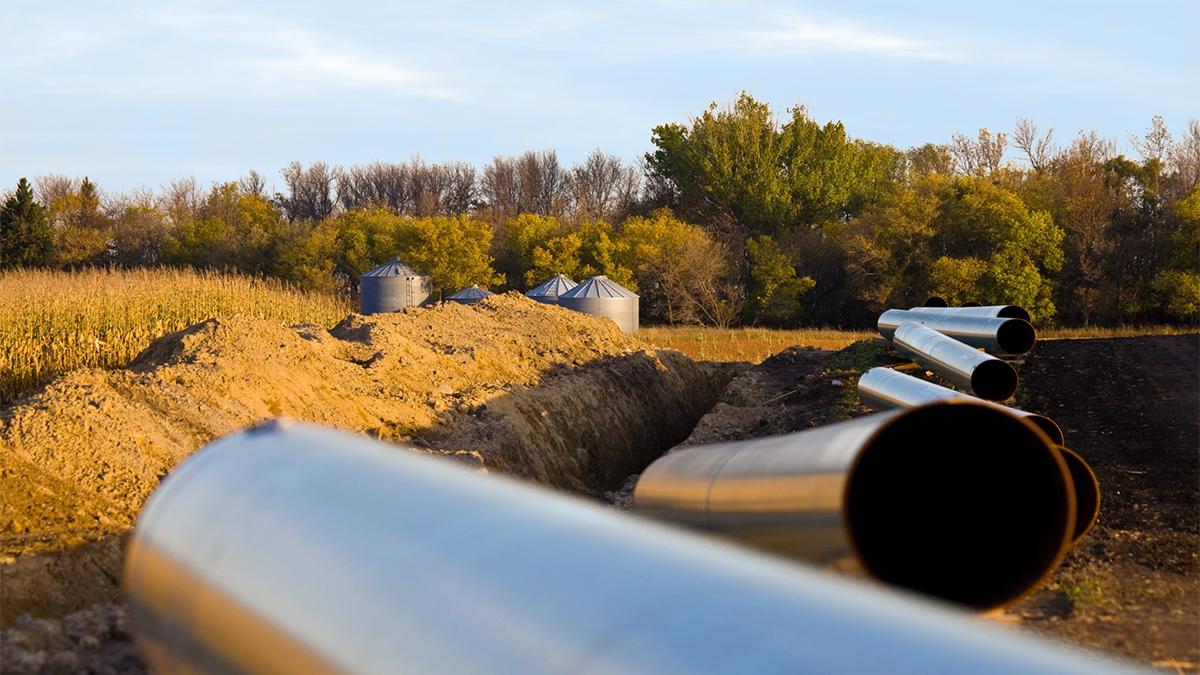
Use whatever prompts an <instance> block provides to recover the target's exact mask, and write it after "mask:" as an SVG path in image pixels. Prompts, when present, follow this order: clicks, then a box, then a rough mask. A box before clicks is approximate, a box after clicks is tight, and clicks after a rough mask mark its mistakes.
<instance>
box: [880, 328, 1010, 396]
mask: <svg viewBox="0 0 1200 675" xmlns="http://www.w3.org/2000/svg"><path fill="white" fill-rule="evenodd" d="M892 346H894V347H895V348H896V351H898V352H900V353H901V354H903V355H904V356H906V357H908V358H910V359H912V360H913V361H916V362H917V363H918V364H920V365H921V366H923V367H924V368H926V369H927V370H931V371H933V372H934V373H937V374H938V375H940V376H941V377H943V378H945V379H947V380H949V381H950V382H953V383H954V384H956V385H958V386H960V387H963V388H966V389H970V390H971V391H972V392H974V393H975V395H976V396H978V397H979V398H984V399H987V400H989V401H1007V400H1008V399H1010V398H1012V395H1013V394H1015V393H1017V371H1016V369H1015V368H1013V367H1012V366H1011V365H1009V364H1008V363H1007V362H1006V361H1001V360H1000V359H998V358H996V357H994V356H990V355H988V354H986V353H984V352H981V351H979V350H977V349H972V348H971V347H968V346H967V345H965V344H963V343H961V342H959V341H958V340H955V339H954V338H951V337H947V336H945V335H942V334H941V333H939V332H937V331H936V330H933V329H932V328H926V327H925V326H922V325H921V324H919V323H912V322H908V323H902V324H900V326H899V327H897V328H896V330H895V332H893V333H892Z"/></svg>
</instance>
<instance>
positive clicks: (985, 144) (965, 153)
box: [950, 128, 1008, 176]
mask: <svg viewBox="0 0 1200 675" xmlns="http://www.w3.org/2000/svg"><path fill="white" fill-rule="evenodd" d="M1007 146H1008V135H1007V134H1005V133H1003V132H1000V133H997V134H996V135H994V136H993V135H992V132H990V131H988V130H987V129H986V128H985V129H980V130H979V135H978V137H977V138H975V139H971V138H968V137H967V136H965V135H963V134H954V136H953V137H951V139H950V154H951V155H952V156H953V157H954V160H955V163H956V164H957V166H958V169H959V170H960V171H961V172H962V173H963V174H964V175H967V176H986V175H989V174H992V173H994V172H995V171H996V170H997V169H999V168H1000V163H1001V162H1002V161H1004V149H1005V148H1006V147H1007Z"/></svg>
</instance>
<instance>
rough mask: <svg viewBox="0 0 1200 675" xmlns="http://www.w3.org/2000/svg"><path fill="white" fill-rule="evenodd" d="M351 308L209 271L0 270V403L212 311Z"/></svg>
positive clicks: (299, 318) (263, 314) (282, 315)
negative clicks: (0, 271) (57, 376)
mask: <svg viewBox="0 0 1200 675" xmlns="http://www.w3.org/2000/svg"><path fill="white" fill-rule="evenodd" d="M349 311H350V306H349V304H348V303H347V302H346V301H345V300H343V299H341V298H338V297H335V296H332V295H327V294H319V293H307V292H301V291H297V290H294V289H292V288H289V287H288V286H286V285H284V284H282V283H280V282H277V281H273V280H268V279H256V278H251V277H245V276H238V275H232V274H221V273H215V272H195V271H191V270H181V269H159V270H130V271H119V270H85V271H80V272H55V271H43V270H14V271H7V272H2V273H0V403H8V402H10V401H12V400H13V399H15V398H16V397H18V396H20V395H21V394H24V393H26V392H28V391H30V390H32V389H34V388H35V387H37V386H38V385H41V384H44V383H46V382H48V381H49V380H50V379H52V378H53V377H54V376H56V375H59V374H61V373H64V372H67V371H69V370H73V369H75V368H91V367H99V368H111V367H120V366H124V365H125V364H126V363H128V362H129V361H130V360H131V359H133V357H135V356H136V355H137V354H138V353H139V352H141V351H142V350H143V349H145V348H146V347H147V346H149V345H150V343H151V342H152V341H153V340H154V339H155V338H158V337H160V336H162V335H164V334H166V333H170V332H173V331H177V330H180V329H182V328H184V327H186V326H189V325H191V324H194V323H196V322H198V321H202V320H204V319H207V318H210V317H218V318H221V317H231V316H239V315H240V316H252V317H258V318H264V319H275V320H278V321H281V322H284V323H289V324H290V323H300V322H309V323H316V324H320V325H323V326H332V325H333V324H334V323H336V322H337V321H338V320H340V319H341V318H342V317H344V316H345V315H346V314H347V313H348V312H349Z"/></svg>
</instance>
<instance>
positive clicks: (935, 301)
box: [922, 295, 950, 307]
mask: <svg viewBox="0 0 1200 675" xmlns="http://www.w3.org/2000/svg"><path fill="white" fill-rule="evenodd" d="M922 306H923V307H949V306H950V303H948V302H946V299H945V298H943V297H941V296H938V295H931V296H929V297H928V298H927V299H926V300H925V304H924V305H922Z"/></svg>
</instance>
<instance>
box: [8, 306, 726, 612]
mask: <svg viewBox="0 0 1200 675" xmlns="http://www.w3.org/2000/svg"><path fill="white" fill-rule="evenodd" d="M727 372H728V370H727V369H721V368H714V367H710V366H706V365H701V364H697V363H695V362H693V361H691V360H690V359H688V358H686V357H684V356H683V355H681V354H679V353H678V352H670V351H656V350H653V349H650V348H648V347H647V345H646V344H645V343H643V342H642V341H640V340H638V339H637V338H636V337H634V336H630V335H626V334H624V333H622V332H620V331H619V330H618V329H617V327H616V326H615V324H613V323H612V322H611V321H608V320H606V319H597V318H594V317H590V316H586V315H583V314H579V313H576V312H571V311H568V310H564V309H561V308H558V307H552V306H548V305H543V304H539V303H535V302H533V301H530V300H528V299H527V298H524V297H522V296H520V295H516V294H509V295H503V296H494V297H492V298H489V299H487V300H485V301H483V302H481V303H478V304H475V305H472V306H463V305H457V304H447V305H444V306H440V307H437V308H430V309H411V310H408V311H406V312H402V313H395V314H382V315H373V316H369V317H362V316H351V317H349V318H347V319H346V320H345V321H343V322H342V323H341V324H339V325H338V326H337V327H335V328H334V329H333V330H331V331H325V330H323V329H321V328H319V327H315V326H309V325H304V326H295V327H288V326H283V325H280V324H277V323H272V322H269V321H261V320H251V319H235V320H216V319H210V320H208V321H204V322H201V323H199V324H196V325H193V326H191V327H189V328H187V329H185V330H183V331H180V332H177V333H173V334H171V335H168V336H165V337H163V338H161V339H159V340H158V341H156V342H155V343H154V344H153V345H151V346H150V347H149V348H148V349H147V350H146V351H144V352H143V353H142V354H141V355H139V356H138V357H137V358H136V359H134V361H133V362H132V363H131V364H130V366H129V367H128V368H127V369H124V370H118V371H104V370H82V371H76V372H73V373H70V374H68V375H66V376H63V377H61V378H59V379H58V380H56V381H55V382H53V383H51V384H50V385H48V386H47V387H45V388H44V389H43V390H42V391H40V392H39V393H37V394H36V395H34V396H32V397H31V398H28V399H25V400H23V401H20V402H18V403H17V404H16V405H14V406H12V407H10V408H8V409H7V410H5V411H3V413H2V415H0V424H2V426H0V462H2V465H0V476H2V478H0V480H2V489H3V492H4V496H5V499H4V502H3V504H2V505H0V531H2V533H0V546H2V547H3V555H4V556H5V557H4V559H3V560H0V565H3V571H4V573H5V595H6V598H5V603H4V608H3V618H4V619H5V620H9V619H11V618H12V617H13V616H15V614H16V613H18V612H20V611H26V610H35V611H38V612H39V613H51V612H53V611H61V610H63V609H70V608H74V606H79V605H81V604H82V602H81V601H87V602H95V601H98V600H103V599H105V598H106V597H115V589H116V580H117V579H119V574H120V556H119V552H120V548H121V547H120V542H119V538H120V536H121V535H122V533H124V532H126V531H127V530H128V528H129V527H131V526H132V524H133V522H134V520H135V518H136V516H137V513H138V510H139V509H140V507H141V505H142V503H143V502H144V501H145V499H146V498H147V497H148V496H149V495H150V493H151V492H152V491H153V490H154V488H155V487H156V486H157V485H158V483H159V481H160V480H161V479H162V477H163V476H165V475H166V474H167V473H168V472H169V471H170V470H171V468H172V467H173V466H175V465H176V464H177V463H179V462H180V461H181V460H182V459H184V458H185V457H187V456H188V455H189V454H190V453H192V452H194V451H195V450H196V449H197V448H199V447H200V446H201V445H203V444H205V443H207V442H209V441H211V440H213V439H214V438H217V437H219V436H222V435H224V434H227V433H229V432H232V431H234V430H237V429H240V428H243V427H245V426H247V425H250V424H254V423H256V422H258V421H260V420H262V419H264V418H268V417H274V416H279V415H283V416H287V417H292V418H296V419H301V420H306V421H311V422H317V423H321V424H326V425H331V426H335V427H340V428H344V429H351V430H356V431H361V432H365V433H368V434H370V435H372V436H376V437H379V438H384V439H388V440H394V441H401V442H407V443H410V444H412V445H415V446H418V447H423V448H426V449H428V450H429V451H431V452H441V453H446V454H452V455H455V456H456V457H458V458H460V459H462V460H464V461H468V462H470V463H472V464H475V465H477V466H480V467H483V468H485V469H496V470H500V471H504V472H507V473H511V474H515V475H518V476H522V477H525V478H529V479H531V480H534V481H537V482H540V483H543V484H546V485H551V486H555V487H559V488H564V489H570V490H574V491H578V492H584V493H592V494H599V493H600V492H602V491H603V490H605V489H611V488H612V487H614V485H615V484H617V483H619V481H620V480H621V478H623V477H624V476H626V475H628V474H629V473H630V472H632V471H637V470H639V469H640V468H641V467H642V466H644V465H645V464H646V463H648V462H649V461H650V460H651V459H652V458H653V457H655V456H657V455H658V454H660V453H661V452H662V451H663V450H664V449H665V448H667V447H670V446H671V445H672V444H674V443H677V442H679V441H680V440H681V439H683V438H684V437H686V435H687V434H688V432H689V431H690V430H691V428H692V426H693V425H694V424H695V422H696V420H697V419H699V418H700V416H701V415H703V413H704V412H705V411H706V410H707V409H708V408H709V407H710V406H711V405H712V403H713V401H714V400H715V399H716V397H717V396H718V395H719V393H720V391H721V389H722V387H723V386H724V384H725V383H726V381H727V380H728V377H729V376H728V375H726V373H727ZM67 548H70V549H72V550H70V551H66V552H64V549H67Z"/></svg>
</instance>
